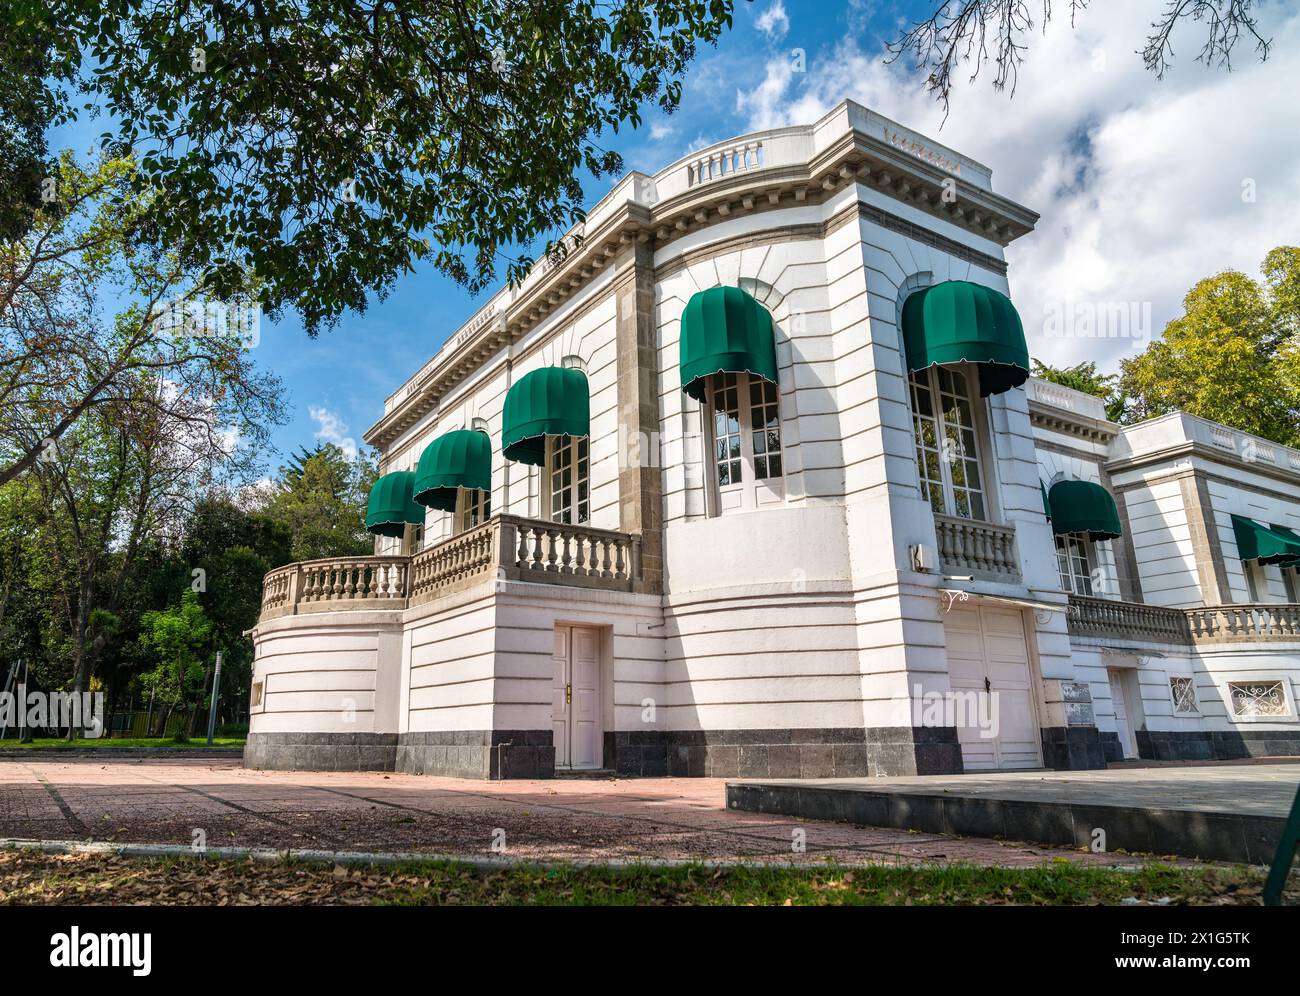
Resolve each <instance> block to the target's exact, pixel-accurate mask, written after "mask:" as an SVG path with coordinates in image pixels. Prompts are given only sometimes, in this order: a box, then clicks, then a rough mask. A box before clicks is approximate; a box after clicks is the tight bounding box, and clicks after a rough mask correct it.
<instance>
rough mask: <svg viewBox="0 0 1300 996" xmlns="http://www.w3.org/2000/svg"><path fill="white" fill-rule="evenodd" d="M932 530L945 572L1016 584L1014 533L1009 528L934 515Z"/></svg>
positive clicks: (1018, 569) (1013, 530)
mask: <svg viewBox="0 0 1300 996" xmlns="http://www.w3.org/2000/svg"><path fill="white" fill-rule="evenodd" d="M934 526H935V533H936V535H937V538H938V541H939V561H940V564H941V566H942V567H943V569H944V570H945V571H949V572H952V573H962V574H970V575H972V576H974V577H979V578H984V579H992V580H1008V581H1015V580H1019V578H1020V567H1019V564H1017V562H1016V531H1015V529H1014V528H1012V527H1011V526H1001V525H997V524H995V523H992V522H977V521H975V520H974V519H961V518H957V517H955V516H951V515H936V516H935V517H934Z"/></svg>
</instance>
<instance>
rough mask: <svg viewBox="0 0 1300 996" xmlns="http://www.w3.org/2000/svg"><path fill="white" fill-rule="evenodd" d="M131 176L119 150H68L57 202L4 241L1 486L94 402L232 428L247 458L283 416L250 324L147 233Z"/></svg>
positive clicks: (134, 415)
mask: <svg viewBox="0 0 1300 996" xmlns="http://www.w3.org/2000/svg"><path fill="white" fill-rule="evenodd" d="M136 177H137V174H136V170H135V166H134V164H133V163H132V162H130V161H129V160H126V159H105V160H101V161H98V162H96V163H94V164H92V165H91V166H85V165H83V164H80V163H78V162H77V161H76V159H75V158H74V157H73V156H71V155H70V154H65V155H64V156H63V157H62V158H61V160H60V168H59V172H58V174H57V176H55V177H53V178H51V179H52V182H53V183H54V187H53V188H52V189H53V190H54V192H55V195H56V200H55V201H53V202H52V204H51V206H49V207H48V208H47V207H44V206H43V207H42V208H41V209H40V210H38V211H37V212H36V213H35V216H34V221H33V223H32V225H31V228H30V230H29V231H28V233H27V235H26V236H25V237H24V238H22V239H20V240H18V241H14V242H7V243H4V244H2V245H0V484H3V483H5V482H6V481H10V480H13V479H14V478H15V477H16V476H17V475H19V474H21V473H23V472H24V471H26V470H28V469H30V468H31V467H32V466H33V465H35V464H36V463H37V461H38V460H40V459H41V458H42V457H43V456H45V457H48V456H50V455H51V454H50V452H49V449H50V447H52V446H53V447H57V445H58V444H59V442H60V440H61V439H62V438H63V436H64V434H65V433H66V432H67V431H68V430H69V429H70V428H71V427H72V426H73V425H75V424H76V422H77V421H78V419H80V418H82V417H83V416H84V415H86V413H88V412H90V411H92V410H93V409H95V408H99V407H104V406H111V407H114V408H117V409H119V410H121V411H122V412H123V414H124V415H125V416H126V417H128V418H131V419H136V420H140V419H144V418H147V417H149V413H150V412H152V413H153V414H154V415H161V416H163V421H165V422H169V423H174V424H181V423H184V424H185V425H187V426H188V427H189V428H190V429H191V430H192V431H194V432H196V433H203V434H205V435H206V436H207V437H208V438H207V440H206V444H207V445H210V446H216V445H220V444H221V443H222V440H223V439H225V438H227V437H229V436H230V435H232V434H233V435H234V436H236V437H237V438H240V439H242V440H243V441H244V442H245V443H246V444H248V445H246V446H245V447H244V449H243V451H242V452H243V454H245V455H251V454H253V453H254V451H255V449H256V447H257V445H258V444H260V443H263V442H265V441H266V439H267V438H268V435H269V431H270V429H271V428H272V427H274V426H275V425H276V424H277V423H279V422H280V421H282V420H283V406H282V403H281V401H280V382H279V380H278V379H277V378H276V377H274V376H273V375H271V374H268V373H266V372H265V371H259V370H258V369H257V368H256V367H255V366H254V363H253V360H252V355H251V352H250V349H249V348H248V347H249V345H250V344H251V339H249V338H246V337H245V332H246V330H244V329H243V328H242V327H241V326H239V325H236V324H234V323H231V322H227V321H221V322H217V321H215V318H216V317H217V312H216V311H215V310H214V309H213V308H212V302H211V301H209V300H208V299H207V298H206V297H205V296H204V295H203V293H202V291H201V288H200V284H201V280H200V279H199V278H198V277H197V276H196V274H195V272H194V271H193V269H192V267H191V266H190V265H189V264H187V263H186V262H184V261H183V260H181V259H180V258H179V257H178V256H177V255H176V254H175V253H173V252H166V251H161V250H158V249H155V248H153V247H151V246H150V245H148V244H147V243H142V242H141V240H140V236H141V232H142V230H143V229H147V228H148V227H149V223H148V222H147V220H146V217H145V214H146V207H145V205H146V204H147V202H148V198H147V197H146V198H145V199H144V200H143V201H142V200H141V198H140V196H139V195H137V194H136V193H135V192H134V190H133V188H134V185H135V180H136ZM247 293H248V291H247V282H245V291H244V294H245V298H244V299H243V300H246V295H247ZM113 302H120V306H119V307H118V308H116V309H114V308H113V307H112V303H113ZM234 303H235V304H236V305H238V304H239V301H236V302H234ZM114 310H116V314H115V315H114ZM241 313H242V312H241ZM106 315H107V316H108V317H106ZM209 319H213V320H209ZM159 385H166V389H165V390H164V389H160V387H159ZM235 455H236V454H235V453H234V451H233V450H231V456H232V457H233V456H235Z"/></svg>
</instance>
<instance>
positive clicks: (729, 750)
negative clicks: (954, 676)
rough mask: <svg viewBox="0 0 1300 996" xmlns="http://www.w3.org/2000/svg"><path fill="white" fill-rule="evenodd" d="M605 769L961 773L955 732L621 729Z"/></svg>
mask: <svg viewBox="0 0 1300 996" xmlns="http://www.w3.org/2000/svg"><path fill="white" fill-rule="evenodd" d="M605 767H607V768H611V769H613V770H614V772H615V773H616V774H617V775H619V776H620V777H623V778H653V777H662V776H664V775H668V776H671V777H675V778H847V777H857V776H875V775H931V774H935V775H937V774H960V773H961V771H962V760H961V746H960V745H959V744H958V742H957V731H956V729H954V728H952V727H941V728H930V727H915V728H913V727H906V726H904V727H881V728H872V729H861V728H836V727H825V728H816V729H797V730H689V731H688V730H677V731H669V732H664V731H656V730H619V731H617V732H607V733H606V734H605Z"/></svg>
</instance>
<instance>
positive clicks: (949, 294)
mask: <svg viewBox="0 0 1300 996" xmlns="http://www.w3.org/2000/svg"><path fill="white" fill-rule="evenodd" d="M902 323H903V348H904V350H905V351H906V354H907V369H908V370H925V369H926V368H927V367H931V366H934V365H935V364H941V363H961V362H967V363H974V364H975V365H976V366H977V367H978V368H979V381H980V397H981V398H987V397H988V396H989V395H990V394H1001V393H1002V392H1003V391H1009V390H1011V388H1013V387H1019V386H1020V385H1021V384H1023V383H1024V382H1025V381H1026V380H1028V379H1029V348H1028V347H1027V346H1026V345H1025V330H1024V327H1023V326H1022V325H1021V324H1020V315H1019V314H1017V313H1016V308H1015V305H1013V304H1012V303H1011V301H1010V299H1008V298H1007V296H1006V295H1005V294H999V293H998V292H997V291H995V290H993V289H992V288H991V287H985V286H984V285H983V284H973V283H970V282H969V281H966V280H946V281H944V282H943V283H941V284H935V285H934V286H932V287H923V288H922V289H921V290H918V291H916V292H915V293H913V294H912V295H911V296H910V297H908V299H907V300H906V301H904V302H903V319H902Z"/></svg>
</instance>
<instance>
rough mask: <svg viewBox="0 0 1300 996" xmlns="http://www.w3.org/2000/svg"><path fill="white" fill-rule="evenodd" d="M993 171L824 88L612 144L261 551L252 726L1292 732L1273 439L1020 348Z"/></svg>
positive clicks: (566, 752) (1056, 754) (682, 762)
mask: <svg viewBox="0 0 1300 996" xmlns="http://www.w3.org/2000/svg"><path fill="white" fill-rule="evenodd" d="M1036 220H1037V216H1036V215H1035V214H1034V213H1033V212H1032V211H1030V210H1028V209H1027V208H1024V207H1022V206H1020V205H1017V204H1015V203H1013V202H1011V201H1010V200H1008V199H1007V198H1005V197H1002V196H1000V195H998V194H997V193H995V192H994V190H993V188H992V178H991V175H990V171H989V170H988V169H987V168H985V167H983V166H981V165H980V164H979V163H977V162H975V161H973V160H971V159H968V158H967V157H965V156H963V155H961V154H960V153H957V152H955V151H953V150H949V149H946V148H944V147H942V146H940V145H938V144H937V143H935V142H932V141H930V140H929V139H927V138H924V137H922V136H920V135H917V134H915V133H913V132H911V131H909V130H908V129H906V128H904V127H902V126H900V125H896V124H894V123H893V122H891V121H889V120H887V119H885V118H882V117H881V116H879V115H877V114H875V113H874V112H872V111H869V110H867V109H865V108H863V107H860V106H858V105H856V104H853V103H851V102H846V103H844V104H841V105H840V106H839V107H837V108H836V109H835V110H833V111H831V112H830V113H829V114H827V115H826V116H825V117H824V118H822V119H821V120H820V121H818V122H816V123H815V124H812V125H808V126H802V127H793V128H784V129H778V130H774V131H769V132H763V133H760V134H755V135H749V136H745V137H743V138H740V139H736V140H734V141H731V142H726V143H722V144H720V145H716V146H713V147H711V148H708V149H704V150H702V151H700V152H696V153H692V154H691V155H690V156H688V157H686V158H684V159H682V160H679V161H678V162H676V163H673V164H672V165H670V166H668V167H667V168H665V169H663V170H661V171H660V172H658V173H656V174H655V175H653V176H650V175H645V174H641V173H635V172H634V173H632V174H630V175H629V176H627V177H626V178H625V179H624V180H622V181H621V182H620V183H619V184H618V185H617V186H616V187H615V188H614V189H613V190H612V191H611V192H610V193H609V195H607V196H606V197H605V198H604V199H603V200H601V201H600V203H598V204H597V205H596V206H595V207H594V208H593V209H592V211H591V212H590V214H589V216H588V218H587V219H586V222H585V224H584V225H583V226H582V227H581V229H580V230H579V231H577V232H575V233H573V235H574V238H572V239H571V240H570V241H569V242H568V251H567V253H566V254H565V255H564V258H563V259H562V260H560V261H552V260H549V259H548V260H544V261H542V262H541V263H540V264H539V265H538V266H536V267H534V270H533V272H532V273H531V274H530V275H529V277H528V278H527V279H526V280H525V281H523V283H522V284H521V285H519V286H517V287H513V288H506V289H504V290H502V291H500V292H499V293H497V294H496V295H495V296H494V297H493V298H492V299H491V300H489V301H488V302H487V303H486V304H485V305H484V306H483V307H482V308H481V309H480V311H479V312H478V313H477V314H476V315H475V316H473V318H472V319H471V320H470V321H469V322H467V323H466V324H465V325H464V326H463V327H462V328H461V329H459V330H458V331H457V332H455V333H454V334H453V335H452V336H451V337H450V338H449V339H448V340H447V342H446V343H445V345H443V347H442V348H441V349H439V350H438V351H437V353H436V354H435V355H434V356H433V357H432V359H430V360H429V361H428V362H427V363H425V364H424V365H423V366H422V367H420V368H419V369H418V370H417V371H416V372H415V373H414V374H412V376H410V377H409V379H407V381H406V382H405V383H404V384H402V386H401V387H399V388H398V390H397V391H396V392H395V393H394V394H393V395H392V396H391V397H389V398H388V399H387V401H386V402H385V406H384V414H383V417H382V418H381V419H380V420H379V421H378V422H377V423H376V424H375V425H374V426H373V427H372V428H371V429H370V430H369V432H368V433H367V436H366V438H367V440H368V441H369V442H370V443H371V444H373V445H374V446H376V447H377V448H378V449H379V451H380V452H381V454H382V464H381V471H382V473H383V476H382V477H381V478H380V481H379V482H378V483H377V484H376V486H375V490H374V491H373V492H372V495H371V504H370V508H369V515H368V519H367V524H368V526H369V528H370V529H371V531H372V532H374V533H375V534H376V537H377V539H376V550H375V555H374V556H370V557H360V558H341V559H335V560H327V561H318V562H312V563H306V564H292V565H288V566H286V567H283V568H279V569H277V570H275V571H272V572H271V573H270V574H269V575H267V578H266V581H265V588H264V603H263V613H262V617H261V620H260V621H259V623H258V625H257V626H256V628H255V629H254V631H253V633H252V637H253V639H254V641H255V645H256V661H255V669H254V676H253V688H252V696H251V702H252V706H251V713H252V716H251V728H250V734H249V742H248V747H247V750H246V755H245V761H246V763H247V764H248V765H250V766H254V767H268V768H323V769H338V768H344V769H357V768H367V769H378V770H399V771H408V772H416V773H429V774H448V775H461V776H466V777H478V778H485V777H491V778H506V777H548V776H550V775H552V774H554V773H556V772H566V771H581V770H610V771H614V772H617V773H618V774H621V775H692V776H693V775H701V776H703V775H708V776H745V777H754V776H770V777H826V776H846V775H847V776H863V775H892V774H917V773H920V774H925V773H949V772H960V771H963V770H993V769H1010V768H1040V767H1046V768H1058V769H1068V768H1097V767H1102V766H1104V764H1105V763H1106V762H1107V761H1108V760H1118V759H1120V758H1123V757H1138V756H1141V757H1154V758H1228V757H1243V756H1252V755H1262V754H1300V723H1298V722H1297V715H1296V707H1295V694H1296V691H1297V681H1300V605H1297V604H1296V603H1297V601H1298V599H1300V595H1298V593H1297V583H1298V582H1297V572H1296V565H1297V564H1300V537H1297V536H1296V535H1295V533H1294V532H1292V530H1300V453H1298V452H1295V451H1289V450H1285V449H1284V448H1282V447H1278V446H1276V445H1275V444H1271V443H1267V442H1265V441H1263V440H1258V439H1253V438H1249V437H1245V436H1243V434H1241V433H1239V432H1235V431H1233V430H1230V429H1227V428H1225V427H1223V426H1219V425H1215V424H1212V423H1208V422H1204V421H1202V420H1199V419H1195V418H1192V417H1190V416H1186V415H1182V414H1174V415H1171V416H1166V417H1164V418H1160V419H1155V420H1152V421H1150V422H1145V423H1142V424H1140V425H1136V426H1131V427H1128V428H1123V429H1121V428H1120V427H1119V426H1117V425H1115V424H1113V423H1111V422H1108V421H1107V420H1106V418H1105V413H1104V411H1103V410H1102V409H1101V407H1100V403H1099V402H1098V401H1097V400H1096V399H1094V398H1091V397H1089V396H1086V395H1082V394H1079V393H1077V392H1073V391H1070V390H1068V389H1065V388H1062V387H1059V386H1057V385H1054V384H1048V383H1045V382H1040V381H1036V380H1033V379H1030V378H1029V376H1028V373H1029V371H1028V365H1029V358H1028V346H1027V343H1026V339H1025V334H1024V330H1023V327H1022V323H1021V321H1020V318H1019V316H1018V315H1017V314H1016V311H1015V308H1014V306H1013V304H1012V297H1013V295H1012V294H1011V289H1010V287H1009V284H1008V280H1007V267H1006V263H1005V260H1004V255H1003V251H1004V248H1005V247H1006V246H1007V245H1008V244H1009V243H1010V242H1011V241H1012V240H1014V239H1016V238H1019V237H1020V236H1022V235H1024V234H1026V233H1028V232H1029V231H1031V230H1032V228H1033V225H1034V223H1035V221H1036Z"/></svg>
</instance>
